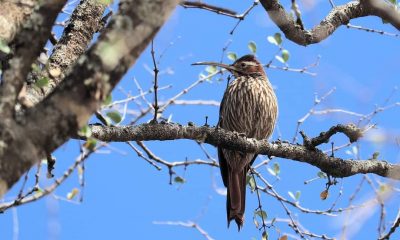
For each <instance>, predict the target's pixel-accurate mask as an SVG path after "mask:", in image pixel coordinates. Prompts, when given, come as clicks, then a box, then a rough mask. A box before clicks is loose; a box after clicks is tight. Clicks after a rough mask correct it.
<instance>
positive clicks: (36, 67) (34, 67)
mask: <svg viewBox="0 0 400 240" xmlns="http://www.w3.org/2000/svg"><path fill="white" fill-rule="evenodd" d="M31 68H32V72H34V73H39V72H40V71H42V69H40V67H39V66H38V65H37V64H35V63H32V65H31Z"/></svg>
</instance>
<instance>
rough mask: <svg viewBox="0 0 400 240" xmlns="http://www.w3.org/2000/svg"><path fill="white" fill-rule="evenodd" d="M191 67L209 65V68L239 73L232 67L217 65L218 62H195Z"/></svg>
mask: <svg viewBox="0 0 400 240" xmlns="http://www.w3.org/2000/svg"><path fill="white" fill-rule="evenodd" d="M192 65H210V66H216V67H221V68H225V69H226V70H228V71H230V72H233V71H235V72H240V71H239V70H238V69H237V68H235V67H234V66H232V65H228V64H223V63H218V62H196V63H192Z"/></svg>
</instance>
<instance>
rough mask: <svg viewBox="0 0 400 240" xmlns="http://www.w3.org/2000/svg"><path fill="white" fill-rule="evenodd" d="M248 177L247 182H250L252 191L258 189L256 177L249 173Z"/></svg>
mask: <svg viewBox="0 0 400 240" xmlns="http://www.w3.org/2000/svg"><path fill="white" fill-rule="evenodd" d="M247 179H248V182H247V183H248V184H249V186H250V189H251V191H252V192H254V191H255V190H256V182H255V181H254V178H253V177H252V176H250V175H248V176H247ZM247 179H246V180H247Z"/></svg>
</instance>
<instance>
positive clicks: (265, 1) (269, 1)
mask: <svg viewBox="0 0 400 240" xmlns="http://www.w3.org/2000/svg"><path fill="white" fill-rule="evenodd" d="M260 2H261V4H262V6H263V7H264V8H265V10H266V11H267V12H268V15H269V16H270V18H271V19H272V21H274V22H275V24H276V25H277V26H278V27H279V28H280V29H281V31H282V32H283V33H284V34H285V36H286V38H287V39H290V40H291V41H293V42H295V43H297V44H300V45H303V46H306V45H309V44H314V43H318V42H320V41H322V40H324V39H325V38H327V37H329V36H330V35H331V34H332V33H333V32H334V31H335V30H336V29H337V28H338V27H340V26H341V25H346V24H348V23H349V21H350V20H351V19H354V18H359V17H365V16H377V17H380V18H382V19H385V20H386V21H388V22H389V23H390V24H392V25H393V26H394V27H395V28H397V29H399V30H400V13H399V11H397V10H396V9H395V8H394V6H393V5H390V3H387V2H385V1H383V0H361V1H352V2H349V3H346V4H344V5H341V6H338V7H334V8H333V9H332V10H331V11H330V13H329V14H328V15H327V16H326V17H325V19H323V20H322V21H321V22H320V23H319V24H318V25H316V26H315V27H314V28H312V29H311V30H307V29H302V27H301V26H300V25H298V24H296V21H295V20H294V19H293V17H292V16H291V15H290V14H289V13H288V12H286V11H285V9H284V8H283V6H282V5H281V4H280V3H279V1H278V0H260Z"/></svg>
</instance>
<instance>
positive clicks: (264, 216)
mask: <svg viewBox="0 0 400 240" xmlns="http://www.w3.org/2000/svg"><path fill="white" fill-rule="evenodd" d="M254 216H259V217H260V218H261V219H264V221H265V220H267V217H268V216H267V213H266V212H265V211H264V210H257V211H255V212H254Z"/></svg>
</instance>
